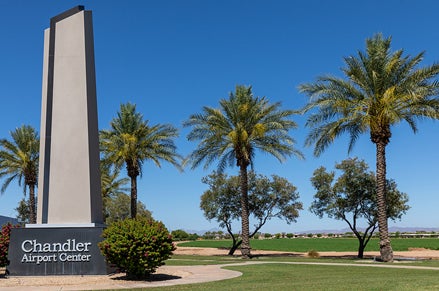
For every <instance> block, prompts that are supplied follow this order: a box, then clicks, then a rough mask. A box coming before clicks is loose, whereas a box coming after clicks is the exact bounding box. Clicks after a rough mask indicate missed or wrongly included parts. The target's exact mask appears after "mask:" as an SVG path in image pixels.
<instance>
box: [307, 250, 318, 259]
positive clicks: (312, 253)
mask: <svg viewBox="0 0 439 291" xmlns="http://www.w3.org/2000/svg"><path fill="white" fill-rule="evenodd" d="M308 257H310V258H318V257H320V254H319V252H318V251H316V250H310V251H308Z"/></svg>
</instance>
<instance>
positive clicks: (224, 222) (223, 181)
mask: <svg viewBox="0 0 439 291" xmlns="http://www.w3.org/2000/svg"><path fill="white" fill-rule="evenodd" d="M248 178H249V179H248V181H249V190H248V193H249V194H248V201H249V204H248V209H249V215H250V216H251V217H252V218H253V219H254V221H255V222H256V223H255V225H254V227H255V229H254V230H253V231H252V232H251V233H250V234H249V237H250V238H252V237H253V236H254V235H255V234H257V233H258V231H259V230H260V229H261V228H262V226H264V225H265V223H266V222H267V221H268V220H270V219H271V218H274V217H277V218H280V219H283V220H285V221H286V222H287V223H288V224H289V223H292V222H295V221H296V218H297V217H298V216H299V210H301V209H303V208H302V203H301V202H298V201H297V199H298V198H299V194H298V193H297V191H296V190H297V188H296V187H295V186H294V185H292V184H291V183H289V182H288V181H287V180H286V179H284V178H281V177H279V176H276V175H273V176H272V177H271V179H269V178H267V177H265V176H263V175H256V174H255V173H254V172H249V173H248ZM203 183H205V184H207V185H209V190H207V191H205V192H204V194H203V195H202V196H201V203H200V208H201V209H202V210H203V212H204V216H205V217H206V218H207V219H208V220H213V219H214V220H216V221H217V222H219V226H220V227H223V228H226V230H227V232H228V233H229V234H230V236H231V237H232V247H231V249H230V251H229V255H233V254H234V252H235V251H236V249H237V248H238V247H239V246H240V245H241V244H242V243H243V238H241V239H239V238H238V237H236V236H234V235H233V231H232V222H233V221H234V220H237V219H239V218H240V214H241V202H240V195H239V194H240V179H239V177H238V176H231V177H228V176H227V175H226V174H224V173H217V172H214V173H213V174H211V175H209V176H207V177H204V178H203Z"/></svg>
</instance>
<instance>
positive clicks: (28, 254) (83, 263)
mask: <svg viewBox="0 0 439 291" xmlns="http://www.w3.org/2000/svg"><path fill="white" fill-rule="evenodd" d="M96 103H97V102H96V78H95V64H94V46H93V25H92V13H91V11H86V10H84V7H83V6H77V7H74V8H72V9H70V10H67V11H65V12H63V13H61V14H59V15H57V16H55V17H53V18H52V19H51V20H50V28H48V29H46V30H45V32H44V58H43V89H42V109H41V129H40V136H41V140H40V160H39V164H40V168H39V180H38V207H37V224H27V225H26V227H25V228H19V229H14V230H13V232H12V234H11V242H10V248H9V260H10V264H9V266H8V271H9V272H10V274H11V275H87V274H105V273H106V264H105V260H104V258H103V256H102V255H101V254H100V251H99V248H98V246H97V243H98V242H99V241H100V240H101V233H102V230H103V215H102V197H101V183H100V171H99V139H98V122H97V120H98V118H97V105H96Z"/></svg>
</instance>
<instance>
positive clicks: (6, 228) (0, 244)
mask: <svg viewBox="0 0 439 291" xmlns="http://www.w3.org/2000/svg"><path fill="white" fill-rule="evenodd" d="M14 227H17V226H13V225H12V224H10V223H7V224H5V225H3V226H2V230H1V233H0V267H5V266H7V265H8V263H9V261H8V248H9V240H10V236H11V229H12V228H14Z"/></svg>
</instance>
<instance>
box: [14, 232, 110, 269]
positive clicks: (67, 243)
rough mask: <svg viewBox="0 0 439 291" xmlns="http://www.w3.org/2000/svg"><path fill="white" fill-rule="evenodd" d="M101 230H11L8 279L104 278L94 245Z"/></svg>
mask: <svg viewBox="0 0 439 291" xmlns="http://www.w3.org/2000/svg"><path fill="white" fill-rule="evenodd" d="M103 229H104V227H48V228H44V227H38V228H13V229H12V230H11V240H10V243H9V251H8V259H9V265H8V267H7V270H8V272H9V275H10V276H49V275H106V274H108V268H107V263H106V261H105V258H104V256H103V255H102V254H101V252H100V250H99V247H98V243H99V242H100V241H102V237H101V235H102V231H103Z"/></svg>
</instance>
